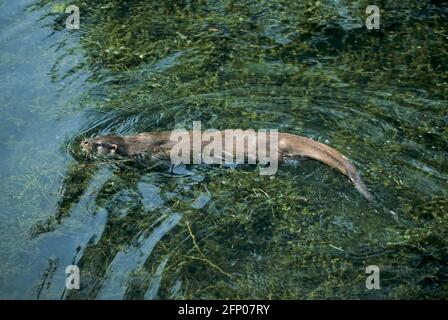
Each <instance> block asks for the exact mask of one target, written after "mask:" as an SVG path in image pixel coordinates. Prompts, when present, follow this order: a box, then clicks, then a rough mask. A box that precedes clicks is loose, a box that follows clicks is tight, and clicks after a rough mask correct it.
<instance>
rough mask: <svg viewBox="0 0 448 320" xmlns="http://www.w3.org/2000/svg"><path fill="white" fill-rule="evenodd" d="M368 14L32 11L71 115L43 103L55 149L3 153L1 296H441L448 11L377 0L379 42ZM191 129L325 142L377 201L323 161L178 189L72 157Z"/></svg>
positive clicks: (104, 4) (195, 8)
mask: <svg viewBox="0 0 448 320" xmlns="http://www.w3.org/2000/svg"><path fill="white" fill-rule="evenodd" d="M68 4H76V5H77V6H78V7H79V9H80V17H81V19H80V29H79V30H67V29H66V28H65V22H66V18H67V16H68V14H66V13H65V7H66V6H67V5H68ZM369 4H371V3H370V2H369V1H362V0H361V1H345V0H337V1H336V0H333V1H331V0H325V1H307V0H306V1H284V0H271V1H232V0H218V1H206V0H200V1H187V0H184V1H180V0H179V1H174V0H164V1H152V0H134V1H118V0H116V1H115V0H89V1H86V0H84V1H81V0H80V1H76V2H75V3H72V2H68V1H54V0H40V1H36V2H30V3H29V4H28V6H27V8H26V11H25V12H26V13H27V14H29V15H33V19H38V21H39V23H40V25H43V26H45V28H46V29H45V30H47V32H48V37H46V38H45V41H46V42H45V43H46V46H47V47H45V48H44V49H42V50H52V52H53V54H52V59H51V60H50V62H51V64H48V63H47V64H43V65H42V66H41V68H42V70H43V71H40V74H43V75H45V76H46V77H48V78H49V79H50V80H49V81H51V83H53V84H54V85H55V86H56V87H57V88H58V90H59V91H58V94H57V100H56V101H57V103H56V104H57V106H58V108H57V109H56V111H55V110H53V109H51V110H50V109H49V107H48V108H46V107H45V106H44V105H45V103H42V102H41V101H39V106H40V107H38V108H37V110H36V111H35V112H36V113H38V114H40V115H41V117H42V118H47V121H45V122H43V123H41V124H40V127H45V128H46V129H45V130H49V132H50V134H48V138H46V139H45V140H44V139H42V140H38V141H39V144H37V143H33V141H34V140H33V139H37V138H36V137H35V135H32V134H30V135H28V136H27V137H28V138H27V139H28V141H30V142H29V143H28V144H26V145H25V146H23V149H21V151H20V152H17V153H13V151H12V150H13V149H12V147H11V148H8V149H6V150H7V151H5V154H6V153H7V154H8V156H9V157H10V158H14V157H15V158H16V159H15V162H16V164H14V165H15V166H16V167H14V165H13V164H11V165H9V166H8V170H7V169H6V166H4V167H3V168H4V169H2V170H3V171H2V179H3V182H2V185H1V190H0V191H1V193H2V194H3V195H2V197H1V198H0V203H1V207H3V208H6V209H7V210H6V211H8V212H5V213H4V214H3V213H2V218H4V220H5V221H6V225H5V227H4V228H5V230H6V231H5V233H4V234H3V235H2V238H1V239H0V240H2V241H3V244H2V247H4V248H5V249H4V252H5V253H4V254H3V256H2V270H5V272H3V275H2V276H1V278H0V296H9V295H13V296H15V297H32V298H40V299H44V298H60V297H63V298H66V299H108V298H113V299H248V298H254V299H441V298H447V297H448V251H447V248H448V188H447V187H448V154H447V151H448V114H447V110H448V109H447V102H448V101H447V89H448V77H447V75H448V74H447V71H448V68H447V67H448V48H447V46H446V44H447V43H448V41H447V40H448V39H447V38H448V30H447V24H446V19H447V15H448V6H447V5H446V4H442V3H440V2H438V1H429V0H427V1H411V0H406V1H400V2H397V1H378V2H376V4H377V5H378V6H379V7H380V9H381V27H380V29H379V30H367V29H366V27H365V25H364V21H365V18H366V13H365V8H366V7H367V5H369ZM0 57H2V56H0ZM19 57H20V55H19ZM4 59H5V60H4V61H14V59H13V58H8V59H10V60H7V59H6V58H4ZM0 61H2V60H0ZM2 65H3V64H0V67H1V66H2ZM36 82H38V81H36ZM32 83H34V82H32ZM5 88H6V87H5ZM0 90H5V92H6V89H2V87H0ZM41 94H42V95H51V94H52V93H50V92H48V93H47V92H41ZM67 97H70V98H67ZM17 99H18V98H17ZM27 99H28V100H31V98H24V101H25V102H21V101H19V102H18V105H23V109H26V108H28V107H29V105H30V104H31V102H28V100H27ZM33 99H38V98H37V97H36V98H33ZM39 99H40V98H39ZM32 101H35V100H32ZM33 103H34V102H33ZM16 104H17V103H16ZM4 108H5V110H7V111H8V110H13V108H12V106H11V107H9V105H7V106H6V107H4ZM8 108H10V109H8ZM14 110H16V109H14ZM8 112H9V113H8V118H7V119H9V120H10V123H11V125H10V127H5V128H6V129H2V130H3V131H0V132H1V134H2V137H3V136H5V137H7V136H8V137H11V138H10V140H9V141H16V140H13V139H20V137H16V135H15V132H16V131H18V130H19V129H21V128H22V129H21V130H23V128H24V127H25V125H24V124H22V122H21V121H22V120H21V119H22V118H21V115H20V114H18V112H17V111H15V112H13V111H8ZM73 119H75V120H73ZM61 121H62V124H61ZM64 121H65V122H64ZM192 121H201V122H202V124H203V126H206V127H207V128H215V129H226V128H241V129H247V128H254V129H263V128H273V129H278V130H279V131H280V130H281V131H285V132H290V133H294V134H299V135H303V136H307V137H310V138H313V139H315V140H318V141H320V142H323V143H327V144H329V145H331V146H332V147H334V148H336V149H338V150H339V151H341V152H342V153H343V154H345V155H346V156H347V157H348V158H349V159H351V160H352V161H353V162H354V163H355V164H356V166H357V168H359V170H360V173H361V175H362V177H363V180H364V181H365V182H366V184H367V185H368V188H369V189H370V190H371V191H372V193H373V194H374V195H375V199H376V201H374V202H373V203H369V202H367V201H366V200H365V199H363V198H362V197H361V196H360V195H359V194H358V193H357V192H356V190H354V189H353V187H352V186H351V185H350V183H348V182H347V181H346V180H347V179H346V178H345V177H344V176H342V175H341V174H339V173H338V172H337V171H335V170H333V169H331V168H328V167H326V166H324V165H322V164H320V163H318V162H315V161H311V160H310V161H303V162H300V163H299V164H298V165H295V166H294V165H282V166H281V167H280V168H279V172H278V173H277V174H276V175H275V176H273V177H269V176H260V175H259V170H258V169H257V168H255V167H253V166H240V167H238V168H228V167H216V166H214V167H211V166H202V165H201V166H191V167H190V166H189V167H187V168H184V170H183V171H181V172H179V173H175V174H173V173H171V172H170V171H169V170H168V169H167V168H166V167H165V166H163V165H154V166H151V167H141V166H135V165H128V164H123V163H115V162H113V161H112V162H99V163H98V162H90V161H87V160H86V159H84V158H83V156H82V155H81V153H80V150H79V147H78V145H79V142H80V141H81V140H82V139H83V138H85V137H92V136H96V135H103V134H117V135H127V134H135V133H139V132H146V131H164V130H172V129H174V128H181V127H185V128H189V126H191V124H192ZM66 123H68V124H69V126H67V124H66ZM53 126H56V128H59V129H52V127H53ZM67 127H68V128H69V129H65V130H66V131H64V129H61V128H67ZM39 130H42V129H39ZM53 130H54V131H55V132H58V136H60V138H59V139H58V140H57V141H56V140H55V139H52V138H51V137H52V135H51V133H52V132H54V131H53ZM39 132H41V131H39ZM61 132H63V133H61ZM13 133H14V134H13ZM18 141H19V140H18ZM42 144H44V145H47V144H48V145H51V146H53V149H52V150H57V152H53V153H49V152H48V151H45V149H44V150H41V148H39V147H38V146H42ZM10 158H8V159H10ZM2 166H3V164H2ZM17 168H27V170H17ZM11 186H12V187H11ZM17 212H20V213H22V214H23V216H22V215H21V216H20V217H21V219H22V220H21V221H20V223H19V227H13V225H15V224H16V220H15V219H16V216H15V215H17ZM7 228H16V229H10V231H8V230H7ZM17 228H18V229H17ZM11 230H16V231H15V232H13V231H11ZM17 230H19V231H20V232H19V231H17ZM2 233H3V232H2ZM17 239H23V240H17ZM25 256H26V258H25ZM3 257H4V258H3ZM18 261H20V262H21V263H17V262H18ZM24 261H26V262H24ZM33 261H38V263H37V262H36V263H35V264H34V266H31V265H32V264H33ZM68 264H76V265H77V266H78V267H79V268H80V270H81V288H80V290H65V289H64V286H65V274H64V270H65V267H66V266H67V265H68ZM369 265H377V266H379V268H380V272H381V288H380V289H379V290H367V289H366V287H365V281H366V277H367V275H366V273H365V269H366V267H367V266H369ZM31 269H33V272H36V274H32V272H31V271H30V270H31ZM24 272H25V273H27V274H28V273H29V274H30V275H28V276H27V277H28V278H26V279H27V280H26V281H25V280H20V281H19V280H17V278H15V277H17V274H19V273H24ZM30 281H31V282H32V285H31V284H30V283H29V282H30ZM12 287H15V289H10V288H12ZM25 287H26V288H28V289H26V290H25V289H24V288H25ZM6 288H9V289H8V290H12V291H11V292H13V293H8V292H9V291H8V292H7V290H6ZM14 290H15V291H14Z"/></svg>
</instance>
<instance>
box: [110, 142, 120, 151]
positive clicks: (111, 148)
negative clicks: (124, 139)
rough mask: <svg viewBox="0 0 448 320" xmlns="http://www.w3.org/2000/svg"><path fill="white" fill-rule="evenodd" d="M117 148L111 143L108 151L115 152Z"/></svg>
mask: <svg viewBox="0 0 448 320" xmlns="http://www.w3.org/2000/svg"><path fill="white" fill-rule="evenodd" d="M117 148H118V146H117V145H116V144H114V143H112V144H111V145H110V151H111V152H115V151H117Z"/></svg>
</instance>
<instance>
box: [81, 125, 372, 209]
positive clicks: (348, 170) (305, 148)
mask: <svg viewBox="0 0 448 320" xmlns="http://www.w3.org/2000/svg"><path fill="white" fill-rule="evenodd" d="M170 134H171V132H168V131H165V132H148V133H140V134H137V135H133V136H122V137H121V136H115V135H108V136H97V137H94V138H91V139H84V140H83V141H82V142H81V149H82V151H83V153H84V154H86V155H87V157H89V158H91V159H96V158H101V157H103V158H116V159H131V158H137V157H141V156H142V155H144V156H145V157H149V158H151V159H159V160H169V159H170V151H171V149H172V148H173V146H174V145H175V144H176V142H175V141H171V140H170ZM190 135H191V132H190ZM245 142H246V141H245ZM207 143H209V141H208V142H202V145H203V146H205V145H206V144H207ZM246 147H247V144H246ZM245 150H246V148H245ZM277 152H278V160H279V162H281V161H285V160H286V159H288V158H293V157H305V158H310V159H314V160H318V161H320V162H323V163H324V164H326V165H328V166H330V167H332V168H335V169H337V170H338V171H340V172H341V173H342V174H344V175H345V176H347V177H348V178H349V179H350V181H351V182H352V183H353V185H354V186H355V188H356V189H357V190H358V191H359V192H360V193H361V194H362V195H363V196H364V197H365V198H366V199H368V200H370V201H371V200H372V199H373V197H372V195H371V194H370V192H369V191H368V190H367V188H366V186H365V185H364V183H363V182H362V180H361V176H360V175H359V173H358V170H357V169H356V168H355V166H354V165H353V164H352V163H351V162H350V161H349V160H348V159H347V158H346V157H345V156H344V155H342V154H341V153H340V152H338V151H337V150H335V149H333V148H332V147H330V146H328V145H326V144H323V143H320V142H317V141H315V140H313V139H310V138H306V137H303V136H299V135H295V134H291V133H285V132H279V133H278V147H277ZM246 156H254V155H249V154H247V153H246ZM255 157H256V155H255Z"/></svg>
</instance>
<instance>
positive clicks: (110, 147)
mask: <svg viewBox="0 0 448 320" xmlns="http://www.w3.org/2000/svg"><path fill="white" fill-rule="evenodd" d="M122 139H123V138H121V137H117V136H102V137H95V138H91V139H84V140H83V141H81V149H82V152H83V153H84V154H86V155H87V156H88V157H89V158H93V159H95V158H98V157H107V158H113V157H116V156H118V155H119V154H120V151H122V150H120V149H121V148H120V145H121V144H122Z"/></svg>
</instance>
